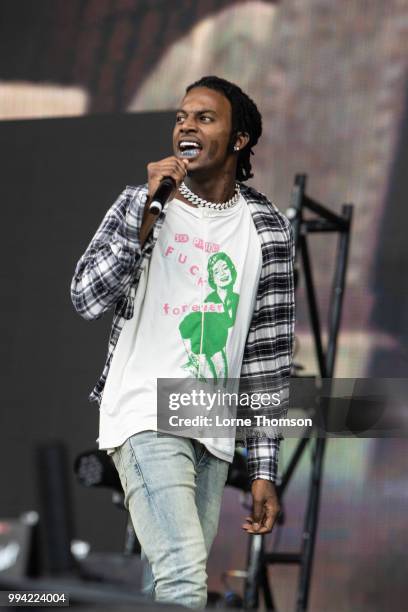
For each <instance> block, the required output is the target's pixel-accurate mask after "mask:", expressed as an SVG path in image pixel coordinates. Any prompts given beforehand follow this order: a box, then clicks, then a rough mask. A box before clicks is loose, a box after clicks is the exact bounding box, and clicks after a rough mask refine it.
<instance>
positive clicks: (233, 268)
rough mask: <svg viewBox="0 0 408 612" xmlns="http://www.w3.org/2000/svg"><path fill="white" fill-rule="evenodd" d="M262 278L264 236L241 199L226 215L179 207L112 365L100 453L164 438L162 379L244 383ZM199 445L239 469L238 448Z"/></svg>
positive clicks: (171, 207) (173, 206) (169, 218)
mask: <svg viewBox="0 0 408 612" xmlns="http://www.w3.org/2000/svg"><path fill="white" fill-rule="evenodd" d="M261 268H262V254H261V245H260V240H259V236H258V234H257V232H256V229H255V226H254V222H253V220H252V215H251V213H250V211H249V208H248V206H247V204H246V202H245V200H244V198H243V197H242V196H241V197H240V199H239V201H238V203H237V204H236V205H235V206H233V207H231V208H229V209H226V210H223V211H215V210H211V209H207V208H196V207H193V206H190V205H188V204H186V203H185V202H182V201H181V200H178V199H174V200H173V201H172V202H170V203H169V204H168V205H167V207H166V217H165V220H164V222H163V226H162V228H161V230H160V232H159V236H158V239H157V242H156V245H155V247H154V249H153V252H152V257H151V260H150V263H149V266H148V268H146V269H145V270H143V272H142V275H141V278H140V282H139V286H138V290H137V292H136V300H135V307H134V315H133V318H132V319H129V320H127V321H125V323H124V326H123V328H122V331H121V333H120V336H119V339H118V343H117V346H116V349H115V353H114V355H113V358H112V363H111V366H110V370H109V373H108V378H107V380H106V384H105V388H104V391H103V397H102V401H101V407H100V427H99V448H100V449H113V448H115V447H117V446H120V445H121V444H122V443H123V442H124V441H125V440H126V439H127V438H129V437H130V436H132V435H133V434H135V433H138V432H141V431H145V430H149V429H151V430H156V429H157V404H156V401H157V396H156V390H157V379H158V378H186V377H196V378H199V377H200V376H204V377H205V378H207V379H208V378H213V377H214V378H217V377H218V378H239V376H240V372H241V364H242V358H243V353H244V348H245V342H246V338H247V334H248V330H249V325H250V322H251V318H252V314H253V309H254V305H255V299H256V292H257V288H258V282H259V277H260V273H261ZM200 441H201V442H202V443H203V444H205V446H206V447H207V448H208V450H209V451H210V452H211V453H213V454H214V455H215V456H217V457H219V458H221V459H224V460H226V461H232V458H233V455H234V447H235V441H234V439H233V438H200ZM111 452H112V451H111Z"/></svg>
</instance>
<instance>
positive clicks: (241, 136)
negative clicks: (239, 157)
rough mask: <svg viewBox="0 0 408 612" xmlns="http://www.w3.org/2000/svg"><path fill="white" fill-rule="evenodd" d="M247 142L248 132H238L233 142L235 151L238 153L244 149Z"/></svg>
mask: <svg viewBox="0 0 408 612" xmlns="http://www.w3.org/2000/svg"><path fill="white" fill-rule="evenodd" d="M248 142H249V134H247V133H246V132H238V134H237V138H236V140H235V144H234V151H235V153H238V152H239V151H241V150H242V149H244V148H245V147H246V146H247V144H248Z"/></svg>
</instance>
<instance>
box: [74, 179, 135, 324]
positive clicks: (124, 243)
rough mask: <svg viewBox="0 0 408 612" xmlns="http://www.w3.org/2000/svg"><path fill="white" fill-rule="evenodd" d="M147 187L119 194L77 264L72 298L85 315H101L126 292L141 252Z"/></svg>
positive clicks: (96, 316) (130, 189) (76, 306)
mask: <svg viewBox="0 0 408 612" xmlns="http://www.w3.org/2000/svg"><path fill="white" fill-rule="evenodd" d="M145 191H146V190H145V189H144V188H143V187H139V188H132V187H127V188H126V189H125V190H124V191H123V192H122V193H121V194H120V196H119V197H118V198H117V200H116V201H115V202H114V204H113V205H112V206H111V208H110V209H109V210H108V212H107V213H106V215H105V217H104V219H103V221H102V223H101V224H100V226H99V228H98V230H97V232H96V234H95V236H94V237H93V238H92V240H91V242H90V244H89V245H88V247H87V249H86V251H85V253H84V254H83V255H82V257H81V258H80V260H79V261H78V263H77V265H76V268H75V273H74V277H73V279H72V281H71V300H72V303H73V305H74V308H75V310H76V311H77V312H78V314H80V315H81V316H82V317H83V318H84V319H87V320H93V319H99V317H101V316H102V315H103V314H104V312H106V311H107V310H108V309H109V308H111V306H113V305H114V304H116V302H117V301H118V299H119V298H120V297H121V296H123V295H125V294H126V291H127V289H128V287H129V285H130V282H131V280H132V277H133V274H134V268H135V265H136V263H137V261H138V260H140V256H141V246H140V242H139V230H140V227H141V224H142V217H143V211H144V203H145Z"/></svg>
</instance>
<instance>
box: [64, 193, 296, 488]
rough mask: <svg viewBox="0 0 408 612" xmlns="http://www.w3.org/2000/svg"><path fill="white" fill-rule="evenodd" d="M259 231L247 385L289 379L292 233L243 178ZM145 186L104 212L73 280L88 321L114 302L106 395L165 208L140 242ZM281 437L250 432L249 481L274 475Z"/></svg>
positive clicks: (94, 395) (74, 295) (98, 390)
mask: <svg viewBox="0 0 408 612" xmlns="http://www.w3.org/2000/svg"><path fill="white" fill-rule="evenodd" d="M241 193H242V195H243V197H244V198H245V200H246V202H247V205H248V206H249V209H250V212H251V214H252V218H253V221H254V224H255V227H256V230H257V232H258V235H259V237H260V241H261V251H262V271H261V277H260V280H259V285H258V291H257V297H256V304H255V309H254V313H253V316H252V321H251V325H250V329H249V333H248V337H247V340H246V345H245V350H244V357H243V362H242V368H241V380H242V381H243V382H244V384H246V385H247V388H249V389H255V388H256V387H257V384H261V385H262V381H264V380H265V379H266V378H267V379H268V380H271V379H272V380H277V379H279V381H280V383H282V382H283V383H285V381H286V382H288V381H289V376H290V370H291V360H292V349H293V338H294V322H295V309H294V283H293V257H294V247H293V237H292V230H291V226H290V223H289V221H288V219H287V218H286V217H285V216H284V215H283V214H282V213H281V212H279V210H278V209H277V208H276V207H275V206H274V205H273V204H271V202H269V201H268V199H267V198H266V197H265V196H264V195H263V194H260V193H259V192H257V191H256V190H255V189H253V188H251V187H248V186H247V185H244V184H241ZM146 197H147V185H141V186H138V187H134V186H127V187H126V188H125V189H124V191H123V192H122V193H121V194H120V196H119V197H118V198H117V200H116V201H115V202H114V204H113V205H112V206H111V208H110V209H109V210H108V212H107V213H106V215H105V217H104V219H103V220H102V223H101V225H100V226H99V228H98V229H97V231H96V234H95V236H94V237H93V239H92V240H91V242H90V244H89V246H88V247H87V249H86V251H85V253H84V254H83V255H82V257H81V258H80V260H79V261H78V263H77V265H76V268H75V273H74V276H73V279H72V282H71V299H72V303H73V305H74V308H75V310H76V311H77V312H78V313H79V314H80V315H81V316H82V317H83V318H84V319H87V320H95V319H99V318H100V317H101V316H102V315H103V314H104V313H105V312H106V311H107V310H109V309H110V308H112V307H113V308H114V316H113V322H112V328H111V333H110V337H109V344H108V353H107V357H106V362H105V366H104V368H103V372H102V374H101V376H100V378H99V380H98V381H97V383H96V385H95V387H94V389H93V390H92V392H91V393H90V395H89V400H90V401H98V402H99V403H100V402H101V399H102V392H103V389H104V386H105V382H106V379H107V376H108V372H109V368H110V364H111V361H112V357H113V353H114V350H115V346H116V343H117V341H118V338H119V334H120V331H121V329H122V327H123V325H124V322H125V320H126V319H130V318H132V316H133V307H134V299H135V295H136V291H137V287H138V283H139V278H140V275H141V272H142V270H143V268H144V266H145V265H146V263H147V261H148V260H149V258H150V256H151V254H152V250H153V248H154V245H155V243H156V240H157V237H158V233H159V231H160V228H161V226H162V225H163V221H164V218H165V214H166V207H165V209H164V210H163V212H162V213H161V214H160V215H159V216H158V218H157V221H156V223H155V225H154V226H153V229H152V231H151V232H150V235H149V237H148V238H147V240H146V242H145V244H144V245H143V248H141V245H140V241H139V231H140V228H141V224H142V218H143V212H144V204H145V201H146ZM280 439H281V436H279V435H277V436H274V437H249V436H246V438H245V440H243V442H244V444H245V443H246V447H247V451H248V473H249V477H250V479H251V480H254V479H256V478H262V479H266V480H271V481H273V482H275V481H276V477H277V468H278V455H279V444H280Z"/></svg>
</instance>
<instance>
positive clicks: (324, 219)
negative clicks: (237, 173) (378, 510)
mask: <svg viewBox="0 0 408 612" xmlns="http://www.w3.org/2000/svg"><path fill="white" fill-rule="evenodd" d="M306 181H307V176H306V175H305V174H298V175H296V177H295V182H294V187H293V190H292V197H291V205H290V208H289V209H288V210H287V213H286V214H287V216H288V218H289V219H290V221H291V223H292V229H293V234H294V241H295V245H296V265H295V279H296V278H297V277H298V275H299V272H300V270H299V258H300V259H301V262H302V265H303V266H302V267H303V274H304V280H305V287H306V297H307V305H308V310H309V314H310V322H311V327H312V334H313V339H314V345H315V351H316V356H317V362H318V368H319V372H318V375H317V377H316V379H318V378H332V377H333V374H334V366H335V358H336V349H337V339H338V333H339V327H340V319H341V310H342V304H343V297H344V289H345V278H346V270H347V258H348V251H349V244H350V230H351V222H352V214H353V205H352V204H343V205H342V209H341V214H337V213H334V212H332V211H331V210H329V209H328V208H327V207H326V206H323V205H322V204H320V203H319V202H316V201H315V200H314V199H312V198H311V197H309V196H308V195H306V193H305V191H306ZM305 210H308V211H311V212H312V213H314V214H315V215H316V217H315V218H307V219H306V218H304V215H303V213H304V211H305ZM320 232H330V233H336V234H339V240H338V246H337V254H336V264H335V270H334V274H333V284H332V293H331V300H330V305H329V310H328V314H329V316H328V342H327V346H326V348H325V347H324V346H323V340H322V330H321V323H320V316H319V310H318V305H317V299H316V291H315V287H314V283H313V274H312V265H311V260H310V256H309V248H308V236H309V235H310V234H313V233H320ZM299 369H301V368H299ZM308 445H309V446H311V447H312V460H311V474H310V483H309V492H308V498H307V504H306V511H305V516H304V527H303V534H302V541H301V545H300V550H299V551H297V552H273V551H272V552H267V551H266V550H265V544H266V541H267V540H266V539H265V538H264V537H263V536H261V535H252V536H250V540H249V544H248V558H247V570H246V572H244V574H243V575H241V576H240V577H244V580H245V586H244V597H243V607H244V608H245V609H248V610H255V609H257V608H258V605H259V595H260V594H261V593H262V595H263V598H264V602H265V607H266V609H267V610H272V611H276V610H277V608H276V606H275V603H274V598H273V593H272V588H271V586H270V584H269V580H268V573H267V567H268V565H269V564H276V563H284V564H296V565H299V566H300V575H299V582H298V589H297V597H296V612H304V611H305V610H307V606H308V597H309V590H310V579H311V574H312V564H313V553H314V547H315V539H316V530H317V523H318V515H319V503H320V490H321V482H322V474H323V460H324V452H325V446H326V440H325V439H324V438H321V437H320V438H309V437H303V438H301V439H300V440H299V442H298V444H297V446H296V448H295V450H294V452H293V454H292V456H291V458H290V460H289V463H288V465H287V467H286V470H285V472H284V473H283V475H282V478H281V480H280V482H279V483H278V485H277V491H278V496H279V499H280V502H281V505H282V507H283V502H284V493H285V491H286V489H287V487H288V485H289V482H290V479H291V477H292V475H293V473H294V471H295V469H296V466H297V465H298V463H299V461H300V459H301V457H302V454H303V452H304V451H305V449H306V447H307V446H308ZM284 519H285V517H284V512H282V513H281V515H280V517H278V523H281V524H282V523H284ZM227 575H230V576H235V577H237V576H236V575H235V572H234V571H233V570H232V571H231V572H227Z"/></svg>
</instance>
